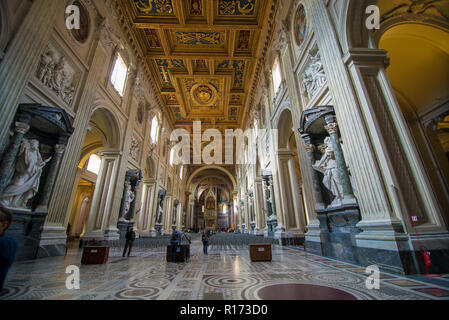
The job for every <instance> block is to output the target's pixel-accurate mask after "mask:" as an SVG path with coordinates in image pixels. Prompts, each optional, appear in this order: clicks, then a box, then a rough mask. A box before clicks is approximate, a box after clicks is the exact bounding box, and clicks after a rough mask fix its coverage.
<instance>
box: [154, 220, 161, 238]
mask: <svg viewBox="0 0 449 320" xmlns="http://www.w3.org/2000/svg"><path fill="white" fill-rule="evenodd" d="M154 228H155V229H156V236H162V224H158V223H157V224H156V225H155V226H154Z"/></svg>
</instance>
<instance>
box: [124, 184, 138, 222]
mask: <svg viewBox="0 0 449 320" xmlns="http://www.w3.org/2000/svg"><path fill="white" fill-rule="evenodd" d="M125 188H126V191H125V211H124V214H123V217H126V215H127V214H128V212H129V208H130V206H131V202H133V201H134V197H135V194H134V192H133V191H131V185H130V184H126V187H125Z"/></svg>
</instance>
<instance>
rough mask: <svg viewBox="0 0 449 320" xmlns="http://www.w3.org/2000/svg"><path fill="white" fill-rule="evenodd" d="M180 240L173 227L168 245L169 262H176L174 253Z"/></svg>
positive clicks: (178, 233)
mask: <svg viewBox="0 0 449 320" xmlns="http://www.w3.org/2000/svg"><path fill="white" fill-rule="evenodd" d="M180 240H181V233H180V232H179V231H178V230H176V227H173V232H172V234H171V239H170V244H171V261H172V262H176V253H177V251H178V245H179V241H180Z"/></svg>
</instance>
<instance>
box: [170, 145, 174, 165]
mask: <svg viewBox="0 0 449 320" xmlns="http://www.w3.org/2000/svg"><path fill="white" fill-rule="evenodd" d="M174 161H175V149H173V148H171V150H170V166H172V167H173V163H174Z"/></svg>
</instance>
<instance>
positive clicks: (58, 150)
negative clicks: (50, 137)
mask: <svg viewBox="0 0 449 320" xmlns="http://www.w3.org/2000/svg"><path fill="white" fill-rule="evenodd" d="M65 147H66V146H65V144H57V145H55V153H58V154H61V153H64V151H65Z"/></svg>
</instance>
